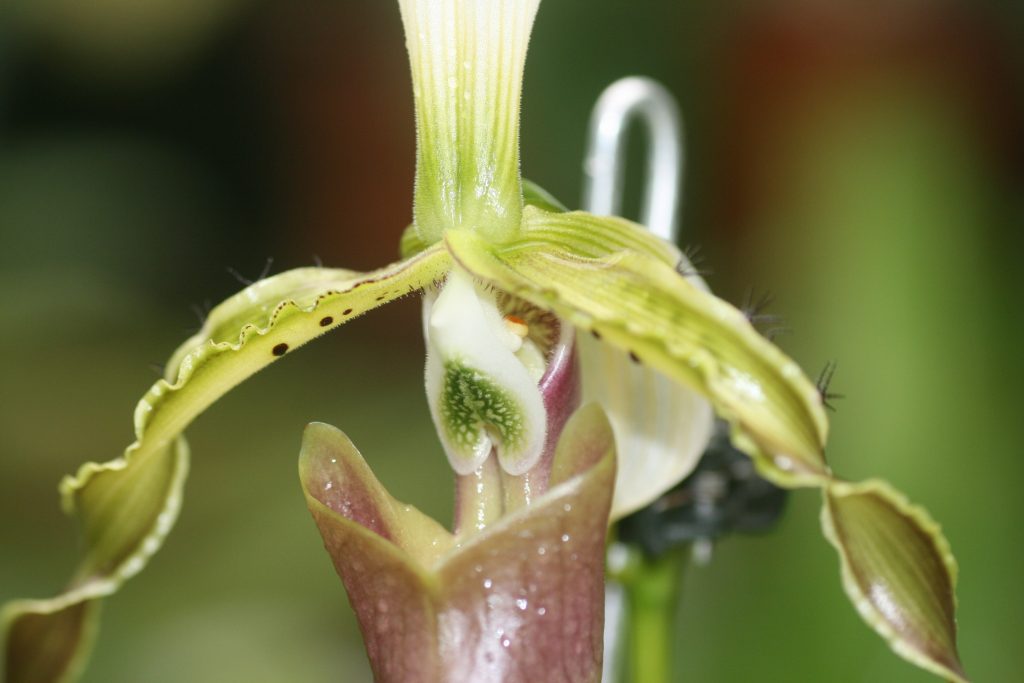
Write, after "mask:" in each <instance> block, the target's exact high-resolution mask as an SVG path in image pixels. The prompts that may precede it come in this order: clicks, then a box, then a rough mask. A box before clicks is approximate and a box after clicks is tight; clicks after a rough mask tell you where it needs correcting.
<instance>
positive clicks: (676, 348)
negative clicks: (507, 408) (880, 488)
mask: <svg viewBox="0 0 1024 683" xmlns="http://www.w3.org/2000/svg"><path fill="white" fill-rule="evenodd" d="M525 217H527V220H526V221H525V222H524V230H523V232H522V234H521V236H520V237H519V238H518V239H516V240H515V241H513V242H509V243H507V244H504V245H496V246H492V245H487V244H486V243H484V242H483V241H481V240H480V239H479V238H477V237H476V236H474V235H471V234H464V233H451V234H449V235H447V236H446V241H447V243H448V246H449V249H450V250H451V252H452V255H453V257H454V258H455V259H456V260H457V261H458V262H459V263H460V264H461V265H462V266H463V267H465V268H466V269H467V270H469V271H470V272H471V273H473V274H474V275H475V276H477V277H478V278H481V279H483V280H484V281H486V282H489V283H491V284H492V285H494V286H496V287H498V288H501V289H505V290H507V291H509V292H511V293H513V294H515V295H517V296H520V297H522V298H523V299H525V300H527V301H530V302H531V303H533V304H535V305H537V306H540V307H542V308H547V309H549V310H552V311H554V312H555V313H557V314H558V315H559V316H560V317H562V318H563V319H565V320H568V321H569V322H570V323H571V324H573V325H574V326H575V327H577V328H578V329H581V330H588V331H591V332H592V333H596V334H597V335H598V336H599V337H600V338H601V340H602V341H604V342H605V343H608V344H610V345H612V346H613V347H616V348H618V349H619V350H620V351H623V352H625V353H628V354H632V357H634V358H635V359H636V362H638V363H643V364H644V365H646V366H649V367H650V368H652V369H654V370H656V371H658V372H660V373H662V374H664V375H666V376H667V377H670V378H672V379H673V380H674V381H676V382H678V383H681V384H683V385H686V386H689V387H691V388H693V389H695V390H696V391H698V392H699V393H701V394H702V395H704V396H706V397H707V398H708V400H710V401H711V403H712V405H714V407H715V410H716V412H717V413H718V414H719V415H720V416H722V417H723V418H724V419H726V420H728V421H729V422H730V423H731V424H732V425H733V428H734V439H735V440H736V441H737V443H738V444H739V445H740V447H741V448H742V449H743V450H744V451H746V452H748V453H750V454H751V455H752V456H753V457H754V458H755V461H756V463H757V464H758V466H759V468H760V469H761V471H762V472H763V473H764V474H765V475H766V476H768V477H770V478H771V479H773V480H774V481H777V482H779V483H782V484H785V485H820V484H821V483H822V482H823V481H825V480H827V478H828V476H829V470H828V466H827V465H826V463H825V459H824V453H823V445H824V442H825V439H826V435H827V422H826V419H825V415H824V411H823V409H822V405H821V397H820V396H819V394H818V391H817V388H816V387H815V386H814V384H813V383H811V382H810V381H809V380H808V379H807V378H806V377H805V376H804V374H803V373H802V372H801V371H800V368H799V367H798V366H797V365H796V364H795V363H794V362H793V361H792V360H790V359H789V358H787V357H786V356H785V355H784V354H783V353H782V352H781V351H779V350H778V349H777V348H776V347H775V346H773V345H772V344H770V343H769V342H768V341H766V340H765V339H764V338H763V337H762V336H761V335H760V334H758V333H757V331H756V330H754V328H753V327H752V326H751V325H750V323H749V322H748V321H747V319H746V317H745V316H744V315H743V314H742V313H741V312H740V311H738V310H736V309H735V308H733V307H732V306H730V305H729V304H727V303H725V302H724V301H721V300H719V299H717V298H715V297H714V296H712V295H711V294H709V293H707V292H706V291H704V290H703V289H701V288H700V287H699V286H698V285H696V284H694V283H692V282H690V281H688V280H687V279H686V278H684V277H683V276H682V275H680V273H679V272H678V271H677V269H676V267H675V266H676V265H677V264H679V263H680V262H681V261H680V258H681V257H680V256H679V254H678V251H676V250H675V249H674V247H670V246H668V245H666V244H665V243H664V242H661V241H660V240H658V239H657V238H655V237H653V236H651V235H650V234H649V233H647V231H645V230H643V229H642V228H640V227H639V226H635V225H634V224H630V223H629V222H628V221H623V220H620V219H604V218H598V217H596V216H591V215H589V214H583V213H579V212H576V213H563V214H552V213H547V212H544V211H541V210H539V209H536V208H533V207H527V209H526V212H525ZM623 457H624V458H628V457H629V456H628V453H624V454H623ZM624 462H625V461H624Z"/></svg>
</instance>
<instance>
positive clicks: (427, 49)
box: [398, 0, 540, 244]
mask: <svg viewBox="0 0 1024 683" xmlns="http://www.w3.org/2000/svg"><path fill="white" fill-rule="evenodd" d="M398 4H399V7H400V8H401V11H402V22H403V24H404V25H405V40H406V47H407V48H408V50H409V62H410V65H411V67H412V81H413V95H414V97H415V102H416V134H417V144H416V185H415V202H414V223H415V225H416V229H417V231H418V232H419V234H420V237H421V239H422V240H423V241H424V242H425V243H426V244H433V243H435V242H437V241H438V240H439V239H440V238H441V235H442V234H443V233H444V231H445V230H449V229H466V230H474V231H478V232H480V233H481V234H482V235H485V236H486V237H487V238H488V239H490V240H493V241H497V240H503V239H506V238H508V237H510V236H512V235H514V234H515V232H516V231H517V230H518V228H519V222H520V212H521V210H522V206H523V198H522V189H521V185H520V178H519V99H520V92H521V90H522V79H523V67H524V66H525V64H526V48H527V43H528V42H529V39H530V30H531V28H532V27H533V19H534V16H535V15H536V13H537V7H538V5H539V4H540V0H399V3H398Z"/></svg>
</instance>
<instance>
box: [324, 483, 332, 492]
mask: <svg viewBox="0 0 1024 683" xmlns="http://www.w3.org/2000/svg"><path fill="white" fill-rule="evenodd" d="M333 488H334V482H333V481H329V482H327V483H326V484H324V491H330V490H331V489H333Z"/></svg>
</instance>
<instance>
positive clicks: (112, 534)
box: [0, 248, 449, 683]
mask: <svg viewBox="0 0 1024 683" xmlns="http://www.w3.org/2000/svg"><path fill="white" fill-rule="evenodd" d="M448 266H449V258H448V255H447V254H446V253H445V252H444V250H443V249H440V248H434V249H430V250H427V251H425V252H423V253H421V254H420V255H418V256H416V257H414V258H412V259H409V260H407V261H404V262H402V263H398V264H394V265H392V266H388V267H385V268H382V269H380V270H377V271H373V272H370V273H357V272H354V271H348V270H328V269H317V268H303V269H299V270H294V271H290V272H287V273H283V274H281V275H278V276H276V277H272V278H269V279H267V280H263V281H260V282H257V283H256V284H254V285H252V286H251V287H248V288H247V289H245V290H243V291H242V292H240V293H239V294H237V295H235V296H234V297H232V298H230V299H228V300H227V301H225V302H224V303H222V304H221V305H219V306H218V307H217V308H215V309H214V310H213V311H212V312H211V313H210V316H209V318H208V319H207V321H206V324H205V325H204V326H203V329H202V330H201V331H200V332H199V334H197V335H196V336H194V337H193V338H191V339H190V340H188V341H187V342H186V343H185V344H184V345H183V346H182V347H181V348H180V349H179V350H178V351H177V352H176V353H175V354H174V356H173V357H172V360H171V363H170V366H169V368H168V379H162V380H160V381H158V382H157V383H156V384H154V385H153V387H152V388H151V389H150V390H149V391H148V392H147V393H146V395H145V396H144V397H143V398H142V400H141V401H139V404H138V406H137V407H136V410H135V435H136V441H135V443H133V444H132V445H131V446H129V447H128V449H127V450H126V451H125V453H124V455H123V456H122V457H120V458H118V459H116V460H112V461H110V462H106V463H103V464H97V463H86V464H85V465H83V466H82V467H81V468H80V469H79V471H78V473H77V474H76V475H75V476H73V477H67V478H65V480H64V481H63V482H62V483H61V487H60V488H61V494H62V498H63V504H64V507H65V510H66V511H67V512H68V513H69V514H73V515H75V516H76V517H77V518H78V520H79V522H80V524H81V529H82V534H83V537H84V554H83V557H82V560H81V562H80V564H79V566H78V569H77V570H76V572H75V573H74V575H73V577H72V579H71V581H70V582H69V584H68V586H67V588H66V589H65V591H64V592H63V593H61V594H60V595H57V596H56V597H54V598H51V599H48V600H21V601H16V602H12V603H10V604H8V605H6V606H5V608H4V610H3V612H2V616H0V619H2V621H0V628H2V630H3V633H4V646H3V654H4V662H3V671H4V676H5V678H4V680H5V682H6V683H27V682H29V681H31V682H32V683H44V682H48V681H64V680H72V679H73V678H74V675H75V671H76V669H77V668H78V667H79V666H80V665H81V662H82V661H83V659H84V658H85V656H86V655H87V652H88V646H89V643H90V641H91V638H90V633H91V629H92V625H93V623H94V622H93V618H92V616H91V615H92V614H93V613H94V611H95V610H94V605H92V604H91V601H94V600H97V599H98V598H102V597H104V596H107V595H110V594H112V593H114V592H115V591H117V590H118V588H119V587H120V586H121V584H122V583H123V582H124V581H125V580H127V579H128V578H130V577H131V576H133V575H134V574H136V573H138V572H139V571H140V570H141V569H142V568H143V567H144V566H145V564H146V563H147V561H148V560H149V558H150V557H151V556H152V555H153V554H154V553H155V552H156V551H157V550H159V548H160V546H161V545H162V543H163V540H164V537H165V536H166V535H167V533H168V532H169V531H170V529H171V527H172V526H173V524H174V521H175V519H176V517H177V512H178V508H179V505H180V500H181V489H182V486H183V483H184V480H185V475H186V472H187V469H188V449H187V447H186V445H185V441H184V439H183V438H182V437H181V433H182V431H183V430H184V429H185V427H186V426H187V425H188V424H189V423H190V422H191V421H192V420H193V419H194V418H195V417H196V416H197V415H199V414H200V413H202V412H203V411H204V410H205V409H206V408H207V407H209V406H210V404H212V403H213V402H214V401H216V400H217V399H218V398H220V397H221V396H222V395H224V394H225V393H227V392H228V391H229V390H230V389H231V388H233V387H234V386H236V385H237V384H239V383H240V382H242V381H243V380H245V379H246V378H248V377H249V376H251V375H253V374H254V373H256V372H258V371H259V370H261V369H262V368H264V367H266V366H267V365H269V364H270V363H272V362H274V361H275V360H277V359H279V358H281V357H282V356H284V355H286V354H287V353H289V352H290V351H292V350H294V349H295V348H298V347H299V346H301V345H303V344H305V343H306V342H308V341H310V340H311V339H313V338H315V337H317V336H319V335H321V334H323V333H324V332H327V331H329V330H331V329H333V328H335V327H337V326H339V325H342V324H344V323H345V322H347V321H348V320H350V319H352V318H354V317H356V316H358V315H360V314H362V313H364V312H366V311H368V310H370V309H373V308H376V307H377V306H380V305H382V304H384V303H386V302H388V301H390V300H392V299H395V298H397V297H400V296H402V295H405V294H408V293H410V292H413V291H416V290H419V289H422V288H424V287H427V286H429V285H430V284H432V283H433V282H434V281H435V280H439V279H441V278H443V277H444V274H445V272H446V271H447V269H448Z"/></svg>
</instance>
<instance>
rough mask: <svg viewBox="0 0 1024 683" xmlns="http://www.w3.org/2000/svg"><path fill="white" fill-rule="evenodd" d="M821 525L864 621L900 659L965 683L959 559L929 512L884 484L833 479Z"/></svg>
mask: <svg viewBox="0 0 1024 683" xmlns="http://www.w3.org/2000/svg"><path fill="white" fill-rule="evenodd" d="M821 524H822V528H823V530H824V532H825V537H826V538H828V540H829V542H831V543H832V545H833V546H835V548H836V551H837V552H838V553H839V559H840V564H841V568H842V579H843V588H844V589H845V590H846V594H847V595H848V596H849V598H850V600H851V601H852V602H853V604H854V605H855V606H856V607H857V611H858V612H859V613H860V615H861V616H862V617H863V618H864V620H865V621H866V622H867V623H868V624H869V625H870V626H871V627H872V628H874V629H875V631H877V632H878V633H879V634H880V635H881V636H882V637H883V638H885V639H886V641H888V643H889V645H890V646H891V647H892V649H893V650H894V651H895V652H896V653H897V654H899V655H900V656H901V657H904V658H905V659H907V660H909V661H910V662H913V663H914V664H916V665H917V666H920V667H921V668H923V669H926V670H928V671H931V672H932V673H934V674H937V675H939V676H941V677H943V678H945V679H947V680H952V681H957V682H958V683H965V682H966V681H967V674H966V673H964V669H963V666H962V665H961V664H960V659H959V655H958V654H957V648H956V619H955V611H956V597H955V594H954V587H955V584H956V574H957V567H956V561H955V560H954V559H953V553H952V551H951V550H950V548H949V543H948V542H947V541H946V539H945V538H944V537H943V536H942V532H941V531H940V530H939V526H938V525H937V524H936V523H935V522H934V521H933V520H932V519H931V517H929V516H928V513H927V512H925V511H924V510H923V509H921V508H919V507H916V506H914V505H911V504H910V503H909V502H908V501H907V500H906V498H904V497H903V495H902V494H900V493H899V492H897V491H895V490H893V489H892V487H890V486H889V485H888V484H886V483H885V482H882V481H878V480H870V481H866V482H862V483H859V484H849V483H846V482H838V481H837V482H834V483H833V484H831V485H830V486H829V487H828V488H827V489H826V490H825V505H824V508H823V510H822V515H821Z"/></svg>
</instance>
